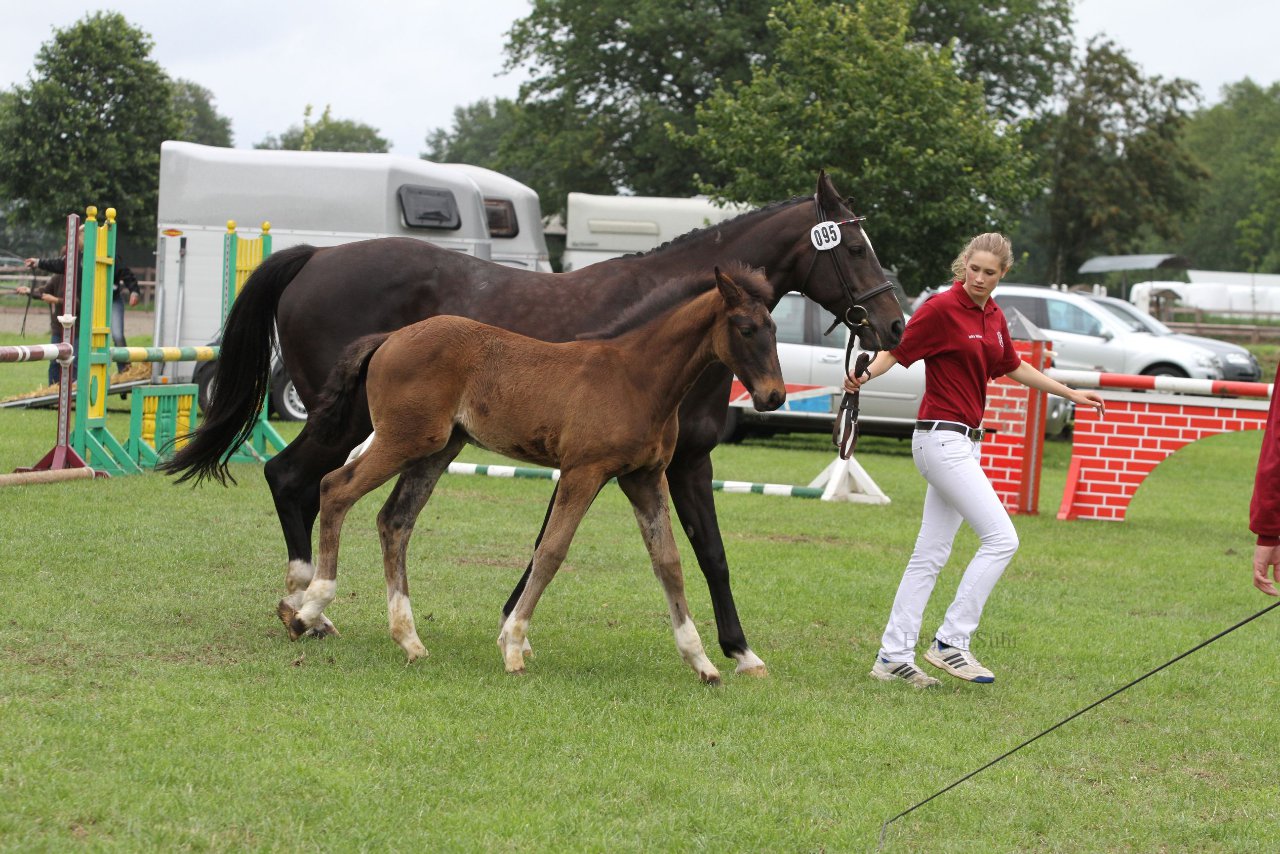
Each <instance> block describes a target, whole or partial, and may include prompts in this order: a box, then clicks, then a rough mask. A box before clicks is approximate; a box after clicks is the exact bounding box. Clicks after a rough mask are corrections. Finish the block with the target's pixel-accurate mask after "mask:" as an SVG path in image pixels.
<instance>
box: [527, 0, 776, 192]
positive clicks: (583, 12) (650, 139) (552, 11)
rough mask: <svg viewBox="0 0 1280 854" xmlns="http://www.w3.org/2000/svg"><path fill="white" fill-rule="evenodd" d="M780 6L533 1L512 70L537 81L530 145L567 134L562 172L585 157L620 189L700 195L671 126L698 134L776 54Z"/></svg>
mask: <svg viewBox="0 0 1280 854" xmlns="http://www.w3.org/2000/svg"><path fill="white" fill-rule="evenodd" d="M773 2H774V0H743V2H737V3H724V2H722V0H652V2H647V3H634V2H629V0H533V8H532V11H531V12H530V13H529V15H528V16H527V17H525V18H523V19H521V20H519V21H517V22H516V23H515V25H514V26H513V27H512V29H511V32H510V34H509V42H508V45H507V57H508V59H507V68H508V69H512V68H516V67H519V66H527V67H528V69H529V71H530V73H531V75H532V78H531V80H530V81H529V82H528V83H526V84H525V85H524V86H523V87H522V90H521V96H520V101H521V104H523V105H524V106H526V107H531V108H533V109H531V110H530V111H529V112H528V113H527V114H526V115H525V116H524V118H523V128H522V129H523V131H524V132H525V133H527V134H530V136H529V137H527V139H528V141H530V142H534V141H536V142H542V143H545V142H546V141H548V140H551V139H553V138H559V137H561V136H562V135H565V134H567V135H568V138H567V139H565V144H564V145H563V146H562V147H561V146H558V148H560V150H561V152H562V153H564V154H567V155H568V156H569V157H570V159H569V160H568V161H565V162H562V163H559V164H556V166H555V167H554V168H555V170H556V171H557V172H559V173H561V174H564V175H571V173H572V171H573V170H574V168H575V166H576V164H578V163H579V162H580V155H582V154H586V155H588V156H589V157H590V158H591V159H592V160H593V161H595V170H596V171H601V172H603V173H604V174H605V175H607V176H608V179H609V181H610V182H611V183H612V184H613V186H615V187H618V188H627V189H630V190H631V191H633V192H636V193H639V194H642V195H674V196H687V195H691V194H692V193H693V192H694V183H693V172H694V169H695V164H694V163H693V162H692V161H691V159H690V157H689V156H688V152H687V151H682V150H680V149H679V148H678V147H677V146H676V145H673V144H672V141H671V139H670V137H668V135H667V134H666V132H665V130H664V127H665V126H666V125H671V126H673V127H676V128H678V129H680V130H683V131H686V132H690V131H692V130H693V127H694V121H693V110H694V108H695V106H696V105H697V104H698V103H700V102H701V101H702V100H703V99H705V98H706V97H707V96H708V95H710V93H711V92H712V91H713V90H714V89H715V87H716V86H717V85H721V84H728V83H731V82H733V81H736V80H745V79H746V78H747V77H748V75H749V74H750V69H751V63H752V62H753V61H755V60H758V59H760V58H762V57H764V56H767V55H769V53H770V52H771V50H772V46H773V39H774V36H773V34H772V31H771V30H770V29H768V28H767V27H766V25H765V22H766V19H767V14H768V11H769V9H770V7H771V6H772V5H773ZM583 146H587V147H586V148H584V147H583ZM548 154H549V153H546V152H544V153H543V156H544V157H545V156H548ZM568 189H583V188H582V187H578V186H572V185H570V186H569V187H568Z"/></svg>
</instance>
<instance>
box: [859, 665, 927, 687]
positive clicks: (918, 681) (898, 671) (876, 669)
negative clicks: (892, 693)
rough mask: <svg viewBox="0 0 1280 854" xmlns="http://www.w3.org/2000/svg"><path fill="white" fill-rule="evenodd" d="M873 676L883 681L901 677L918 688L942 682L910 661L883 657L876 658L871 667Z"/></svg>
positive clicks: (891, 680)
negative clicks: (895, 660) (888, 659)
mask: <svg viewBox="0 0 1280 854" xmlns="http://www.w3.org/2000/svg"><path fill="white" fill-rule="evenodd" d="M871 678H872V679H879V680H880V681H881V682H893V681H894V680H896V679H901V680H902V681H903V682H906V683H907V684H908V685H912V686H914V687H916V688H929V687H932V686H934V685H941V684H942V683H941V682H939V681H938V680H937V679H934V678H933V677H932V676H930V675H929V674H928V673H925V672H924V671H923V670H921V669H920V668H919V667H916V666H915V665H914V664H912V663H911V662H910V661H900V662H893V661H885V660H884V659H883V658H877V659H876V663H875V664H874V665H873V666H872V668H871Z"/></svg>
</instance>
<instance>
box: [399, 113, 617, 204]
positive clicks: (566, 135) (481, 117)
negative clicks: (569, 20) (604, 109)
mask: <svg viewBox="0 0 1280 854" xmlns="http://www.w3.org/2000/svg"><path fill="white" fill-rule="evenodd" d="M605 150H606V140H605V139H604V136H603V133H602V132H601V129H600V128H598V127H592V126H590V125H586V124H584V123H583V122H582V121H580V120H579V117H578V114H577V112H576V111H575V110H574V109H573V107H572V105H567V104H565V103H563V102H556V101H542V102H537V103H534V104H530V105H528V106H520V105H519V104H517V103H515V102H514V101H510V100H508V99H505V98H499V99H497V100H494V101H487V100H483V101H477V102H476V103H474V104H471V105H470V106H467V107H458V108H457V109H456V110H454V114H453V129H452V130H451V131H445V130H435V131H433V132H432V133H431V134H429V135H428V136H427V151H426V153H425V154H424V155H423V157H425V158H427V159H428V160H435V161H437V162H440V163H470V164H472V165H474V166H484V167H485V168H487V169H493V170H494V171H496V172H501V173H503V174H505V175H509V176H510V177H512V178H515V179H516V180H517V181H520V182H522V183H524V184H527V185H528V186H529V187H532V188H533V190H534V191H535V192H537V194H538V198H539V201H540V202H541V205H542V212H543V214H545V215H551V214H556V213H558V214H561V215H563V214H564V212H565V208H566V206H567V202H568V195H569V193H570V192H574V191H576V192H582V193H601V194H609V193H612V192H613V191H614V188H613V183H612V182H611V181H610V179H609V175H608V174H607V173H606V171H605V169H604V166H603V165H602V164H603V162H604V160H605Z"/></svg>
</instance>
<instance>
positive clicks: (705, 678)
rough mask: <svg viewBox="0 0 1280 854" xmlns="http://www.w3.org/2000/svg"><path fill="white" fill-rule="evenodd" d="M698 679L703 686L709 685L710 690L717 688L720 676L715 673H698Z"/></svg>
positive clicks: (719, 683)
mask: <svg viewBox="0 0 1280 854" xmlns="http://www.w3.org/2000/svg"><path fill="white" fill-rule="evenodd" d="M698 678H699V679H701V680H702V682H703V684H704V685H710V686H711V687H712V688H719V687H720V685H721V684H723V683H722V682H721V681H720V674H719V672H717V671H712V672H711V673H699V674H698Z"/></svg>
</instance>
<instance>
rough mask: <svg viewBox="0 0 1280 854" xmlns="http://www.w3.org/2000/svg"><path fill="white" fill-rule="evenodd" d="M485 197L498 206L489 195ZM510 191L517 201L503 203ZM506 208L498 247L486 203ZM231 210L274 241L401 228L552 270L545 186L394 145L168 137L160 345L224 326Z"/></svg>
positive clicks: (319, 242)
mask: <svg viewBox="0 0 1280 854" xmlns="http://www.w3.org/2000/svg"><path fill="white" fill-rule="evenodd" d="M477 179H479V180H477ZM482 186H483V189H482ZM486 198H491V199H493V200H494V201H495V202H496V203H499V204H488V205H487V203H486ZM504 200H505V201H509V202H510V205H509V206H507V205H502V204H500V203H501V202H503V201H504ZM499 207H500V208H501V210H502V212H503V213H504V215H505V216H506V218H507V220H508V222H507V229H506V230H507V231H508V232H510V233H512V237H510V238H503V242H502V246H503V249H502V250H501V251H500V252H495V251H494V243H495V241H494V239H493V237H492V235H491V233H490V230H489V222H490V221H491V219H493V218H494V216H493V215H492V214H491V213H490V209H491V208H499ZM228 220H234V221H235V222H236V224H237V232H238V233H239V234H241V235H242V236H244V237H257V236H258V235H259V234H260V233H261V227H262V223H263V222H264V221H265V222H269V223H270V224H271V235H272V249H273V250H275V251H278V250H281V249H285V248H288V247H290V246H295V245H297V244H300V243H309V244H311V245H313V246H336V245H338V244H341V243H350V242H353V241H357V240H367V239H369V238H374V237H393V236H396V237H411V238H415V239H418V240H425V241H427V242H429V243H433V244H435V245H437V246H442V247H445V248H447V249H453V250H455V251H457V252H462V253H465V254H467V255H472V256H474V257H477V258H484V259H486V260H489V259H492V260H496V261H498V262H499V263H506V264H509V265H511V266H517V267H524V268H527V267H528V266H529V265H531V264H532V265H534V266H535V268H536V269H550V267H549V265H547V264H546V241H545V239H544V238H543V236H542V220H541V214H540V212H539V211H538V204H537V195H536V194H534V192H533V191H532V190H530V189H529V188H528V187H525V186H524V185H523V184H520V183H519V182H517V181H513V180H511V179H509V178H506V177H505V176H503V175H500V174H498V173H496V172H490V171H489V170H477V169H475V168H469V167H461V166H455V165H444V164H439V163H432V162H430V161H426V160H419V159H416V158H411V157H397V156H394V155H390V154H355V153H339V152H321V151H315V152H312V151H278V150H253V151H247V150H240V149H231V148H215V147H211V146H205V145H196V144H193V143H187V142H173V141H169V142H165V143H163V144H162V145H161V147H160V202H159V209H158V215H157V225H158V235H157V251H156V299H157V306H156V325H155V337H154V340H155V343H156V346H173V347H177V346H198V345H205V344H208V343H210V342H211V341H213V340H215V339H216V337H217V336H218V333H219V328H220V325H221V320H222V285H221V283H222V266H223V260H222V254H223V239H224V236H225V235H226V233H227V221H228ZM508 241H510V242H508ZM539 261H540V262H541V266H538V265H539ZM193 368H194V365H193V364H192V363H165V364H163V365H160V366H158V368H157V373H158V374H159V375H163V376H165V377H167V378H168V379H169V381H173V382H179V381H186V380H188V379H190V378H191V376H192V373H193ZM277 385H278V386H280V387H283V384H281V383H277ZM273 397H275V394H274V393H273Z"/></svg>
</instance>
